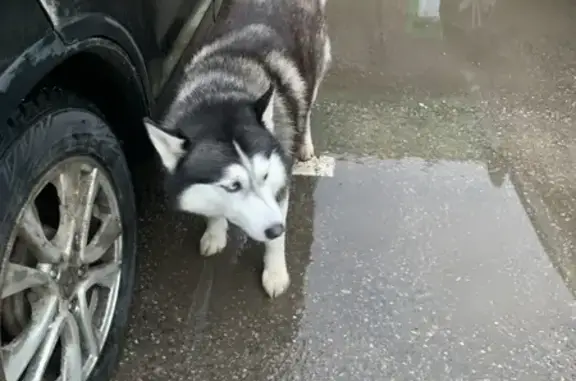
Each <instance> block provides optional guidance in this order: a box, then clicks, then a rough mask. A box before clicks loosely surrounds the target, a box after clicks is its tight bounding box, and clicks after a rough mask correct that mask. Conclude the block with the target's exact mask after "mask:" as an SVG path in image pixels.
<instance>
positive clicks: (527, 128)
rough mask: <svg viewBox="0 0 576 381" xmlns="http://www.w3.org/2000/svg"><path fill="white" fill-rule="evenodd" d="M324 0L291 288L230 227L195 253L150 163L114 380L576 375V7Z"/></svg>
mask: <svg viewBox="0 0 576 381" xmlns="http://www.w3.org/2000/svg"><path fill="white" fill-rule="evenodd" d="M328 3H329V21H330V27H331V36H332V40H333V49H334V51H333V54H334V57H335V64H334V67H333V68H332V71H331V73H330V76H329V77H328V78H327V80H326V82H325V85H324V87H323V88H322V91H321V94H320V99H319V103H318V105H317V107H316V109H315V114H314V121H313V129H314V138H315V144H316V147H317V152H321V153H323V154H325V155H330V156H333V157H336V158H337V159H338V160H337V163H336V167H335V173H334V177H332V178H326V177H308V176H303V177H298V178H297V179H296V181H295V184H294V189H293V193H292V195H293V196H292V203H291V208H290V213H289V228H288V244H287V251H288V262H289V269H290V272H291V276H292V284H291V287H290V288H289V290H288V292H287V294H286V295H284V296H282V297H280V298H279V299H277V300H275V301H271V300H269V299H268V298H267V297H266V296H265V294H264V292H263V291H262V289H261V286H260V281H259V279H260V276H259V274H260V271H261V266H262V264H261V255H262V249H263V248H262V247H260V246H259V245H257V244H254V243H252V242H250V241H247V240H246V239H245V238H244V237H243V235H242V234H240V233H238V232H232V238H231V240H230V243H229V247H228V249H227V250H226V251H225V252H224V253H222V254H220V255H218V256H215V257H212V258H210V259H204V258H202V257H201V256H200V255H199V254H198V243H199V238H200V234H201V233H202V230H203V223H202V222H201V221H199V220H198V219H196V218H194V217H190V216H185V215H182V214H178V213H174V212H171V211H170V210H168V208H167V206H166V204H165V199H164V196H163V194H162V190H161V188H160V187H159V186H158V185H157V184H158V182H159V180H158V179H157V178H155V177H154V176H151V178H150V186H148V187H147V189H146V191H145V192H144V207H143V215H142V218H141V222H140V223H141V237H140V240H141V241H140V244H141V250H140V255H141V271H140V284H139V287H138V292H137V297H136V301H135V305H134V309H133V311H134V316H133V319H132V325H131V329H130V332H129V335H128V342H127V346H126V350H125V354H124V359H123V361H122V364H121V366H120V368H119V371H118V373H117V377H116V380H118V381H128V380H134V381H140V380H146V381H156V380H174V381H177V380H194V381H212V380H215V381H216V380H223V381H224V380H226V381H231V380H255V381H260V380H274V381H276V380H278V381H284V380H286V381H288V380H306V381H309V380H345V381H352V380H361V381H366V380H426V381H443V380H478V381H480V380H520V381H532V380H576V304H575V303H574V295H575V293H574V291H575V290H576V238H575V237H574V234H576V233H575V232H576V229H575V227H576V201H575V197H576V169H575V168H576V126H575V123H574V121H575V119H574V118H575V108H576V86H575V81H576V40H575V39H574V35H575V34H576V23H575V22H574V20H576V4H574V2H570V1H568V0H547V1H542V0H486V1H476V0H469V1H466V0H463V1H460V0H458V1H456V0H454V1H445V0H443V1H442V4H441V7H440V21H438V20H436V21H434V20H421V19H418V18H417V17H415V16H414V11H415V9H417V6H416V5H415V2H410V1H408V0H405V1H400V0H390V1H381V0H379V1H376V0H362V1H354V2H352V1H349V0H330V1H329V2H328ZM430 15H431V16H434V15H436V13H435V12H434V9H432V11H431V13H430ZM150 173H154V169H153V168H151V169H150Z"/></svg>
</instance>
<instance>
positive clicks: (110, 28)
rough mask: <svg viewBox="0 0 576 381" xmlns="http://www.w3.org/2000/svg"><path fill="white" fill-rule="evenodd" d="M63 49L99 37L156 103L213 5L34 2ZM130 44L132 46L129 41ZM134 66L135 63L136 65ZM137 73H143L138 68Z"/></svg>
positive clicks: (132, 0)
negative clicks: (126, 60) (120, 52)
mask: <svg viewBox="0 0 576 381" xmlns="http://www.w3.org/2000/svg"><path fill="white" fill-rule="evenodd" d="M38 1H39V2H40V3H41V5H42V7H43V8H44V9H45V11H46V14H47V15H48V17H49V18H50V19H51V20H52V23H53V25H54V28H55V29H56V30H57V31H58V33H59V34H60V35H61V36H62V39H63V40H64V41H66V42H67V43H73V42H74V41H77V40H79V39H84V38H90V37H94V36H100V37H105V38H110V39H111V40H112V41H114V42H116V43H118V44H119V45H120V46H122V47H123V48H124V49H126V51H127V53H128V55H129V56H130V57H131V59H132V61H133V63H134V64H135V65H136V66H140V65H142V66H143V67H145V71H144V72H145V73H146V74H143V78H144V79H145V81H146V82H147V83H146V87H147V88H149V89H150V94H152V97H153V98H155V97H156V96H158V94H159V93H160V91H161V90H162V87H163V86H164V84H165V83H166V81H167V79H168V77H169V76H170V75H171V73H172V70H173V69H174V67H175V64H176V63H177V61H178V60H179V58H180V57H181V55H182V53H183V51H184V49H185V48H186V46H187V45H188V43H189V42H190V40H191V38H192V36H193V35H194V33H195V31H196V28H197V26H198V24H199V22H200V21H201V20H202V19H203V18H204V17H205V16H207V15H208V14H209V12H210V10H211V9H212V8H211V5H212V2H213V0H124V1H117V0H59V1H58V2H57V4H56V2H55V1H53V0H38ZM130 40H131V41H130ZM138 61H139V62H138ZM139 71H141V72H142V71H143V70H142V68H140V70H139Z"/></svg>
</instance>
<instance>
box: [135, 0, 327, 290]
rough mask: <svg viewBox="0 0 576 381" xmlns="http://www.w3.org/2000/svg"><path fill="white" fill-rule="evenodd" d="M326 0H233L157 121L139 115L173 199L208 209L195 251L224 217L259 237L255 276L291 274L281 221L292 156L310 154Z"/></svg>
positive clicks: (220, 233)
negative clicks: (260, 257)
mask: <svg viewBox="0 0 576 381" xmlns="http://www.w3.org/2000/svg"><path fill="white" fill-rule="evenodd" d="M325 5H326V4H325V0H233V1H232V3H231V4H230V5H229V7H228V8H227V9H225V10H224V15H223V17H221V18H220V21H219V22H218V23H217V24H216V26H215V28H214V29H213V31H212V32H211V33H210V36H209V38H208V41H207V43H206V44H205V45H204V46H203V47H202V48H201V49H200V50H199V51H198V53H197V54H196V55H195V56H194V57H193V59H192V60H191V62H190V63H189V64H188V65H187V67H186V69H185V73H184V79H183V81H182V83H181V84H180V86H179V89H178V92H177V95H176V96H175V99H174V101H173V103H172V104H171V106H170V107H169V109H168V112H167V114H166V116H165V118H164V120H163V121H161V122H160V123H156V122H153V121H151V120H150V119H146V120H145V125H146V129H147V131H148V134H149V136H150V139H151V141H152V143H153V145H154V147H155V149H156V151H157V152H158V155H159V157H160V159H161V161H162V163H163V165H164V167H165V169H166V170H167V176H166V190H167V192H168V195H169V197H170V198H171V200H173V203H174V207H175V208H177V209H179V210H182V211H186V212H189V213H195V214H200V215H203V216H205V217H206V219H207V228H206V231H205V232H204V235H203V236H202V239H201V241H200V252H201V253H202V254H203V255H206V256H208V255H213V254H216V253H218V252H220V251H222V250H223V249H224V247H225V246H226V241H227V229H228V222H231V223H233V224H235V225H237V226H239V227H240V228H241V229H242V230H244V231H245V232H246V233H247V234H248V235H249V236H250V237H251V238H253V239H254V240H256V241H260V242H264V243H265V254H264V271H263V273H262V284H263V286H264V289H265V291H266V292H267V293H268V295H270V296H271V297H275V296H278V295H280V294H282V293H283V292H284V291H285V290H286V289H287V287H288V285H289V283H290V277H289V275H288V270H287V267H286V258H285V229H286V215H287V211H288V202H289V189H290V175H291V168H292V163H293V160H294V158H298V159H300V160H304V161H305V160H309V159H311V158H312V157H313V155H314V146H313V143H312V137H311V132H310V114H311V110H312V106H313V103H314V101H315V100H316V96H317V94H318V88H319V86H320V83H321V82H322V80H323V78H324V75H325V73H326V71H327V69H328V67H329V64H330V61H331V48H330V41H329V38H328V34H327V27H326V21H325Z"/></svg>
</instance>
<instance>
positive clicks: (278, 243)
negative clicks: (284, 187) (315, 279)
mask: <svg viewBox="0 0 576 381" xmlns="http://www.w3.org/2000/svg"><path fill="white" fill-rule="evenodd" d="M289 199H290V192H289V191H286V197H285V198H284V200H283V201H281V204H280V207H281V208H282V213H283V214H284V226H285V229H287V227H286V216H287V214H288V203H289ZM289 285H290V275H288V269H287V267H286V231H284V233H283V234H282V235H281V236H280V237H278V238H276V239H273V240H272V241H268V242H266V252H265V253H264V272H263V273H262V286H264V290H266V293H267V294H268V295H269V296H270V297H271V298H274V297H276V296H279V295H280V294H282V293H283V292H284V291H286V289H287V288H288V286H289Z"/></svg>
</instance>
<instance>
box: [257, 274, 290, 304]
mask: <svg viewBox="0 0 576 381" xmlns="http://www.w3.org/2000/svg"><path fill="white" fill-rule="evenodd" d="M289 285H290V275H288V270H286V268H278V269H264V272H263V273H262V286H264V290H265V291H266V293H267V294H268V296H270V297H271V298H275V297H277V296H279V295H281V294H282V293H283V292H284V291H286V289H287V288H288V286H289Z"/></svg>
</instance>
